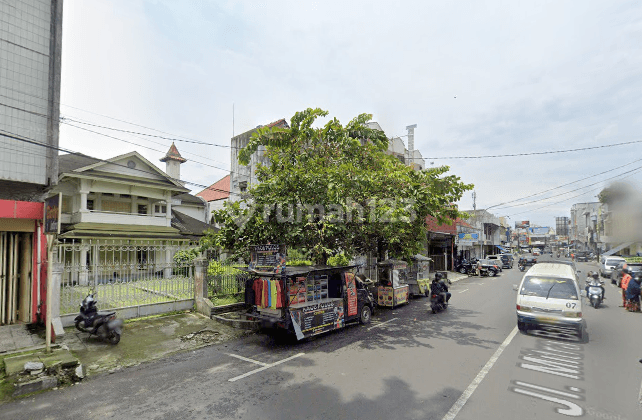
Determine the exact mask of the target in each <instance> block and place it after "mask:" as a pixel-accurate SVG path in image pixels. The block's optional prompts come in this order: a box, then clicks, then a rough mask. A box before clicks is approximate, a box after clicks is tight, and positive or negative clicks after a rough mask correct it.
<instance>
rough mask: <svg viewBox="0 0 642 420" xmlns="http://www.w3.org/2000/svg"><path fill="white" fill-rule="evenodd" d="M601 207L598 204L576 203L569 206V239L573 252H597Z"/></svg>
mask: <svg viewBox="0 0 642 420" xmlns="http://www.w3.org/2000/svg"><path fill="white" fill-rule="evenodd" d="M601 206H602V204H601V203H600V202H591V203H576V204H573V206H571V219H570V221H571V223H570V227H569V238H570V241H571V242H572V244H573V245H572V246H573V248H574V249H575V250H577V251H594V252H597V250H598V247H597V244H598V235H597V228H598V217H599V214H600V213H601Z"/></svg>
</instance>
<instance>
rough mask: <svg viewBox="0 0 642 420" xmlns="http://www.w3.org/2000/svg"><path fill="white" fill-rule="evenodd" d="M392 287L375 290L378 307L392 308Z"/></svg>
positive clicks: (381, 287)
mask: <svg viewBox="0 0 642 420" xmlns="http://www.w3.org/2000/svg"><path fill="white" fill-rule="evenodd" d="M393 296H394V293H393V290H392V287H385V286H379V288H378V289H377V303H378V304H379V306H394V303H393V302H392V298H393Z"/></svg>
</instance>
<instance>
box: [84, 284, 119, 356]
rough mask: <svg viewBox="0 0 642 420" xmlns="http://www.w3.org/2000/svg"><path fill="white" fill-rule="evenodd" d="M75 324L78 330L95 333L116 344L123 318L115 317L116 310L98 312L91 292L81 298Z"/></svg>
mask: <svg viewBox="0 0 642 420" xmlns="http://www.w3.org/2000/svg"><path fill="white" fill-rule="evenodd" d="M75 325H76V329H77V330H78V331H81V332H86V333H89V334H90V335H96V336H98V337H99V338H100V339H101V340H103V341H109V342H110V343H111V344H118V343H119V342H120V335H121V334H122V332H123V320H122V319H118V318H116V312H105V313H101V312H98V309H97V308H96V300H95V299H94V295H93V294H91V293H90V294H89V295H87V297H86V298H85V299H83V301H82V304H81V305H80V314H79V315H78V316H77V317H76V319H75Z"/></svg>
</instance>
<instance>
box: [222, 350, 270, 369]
mask: <svg viewBox="0 0 642 420" xmlns="http://www.w3.org/2000/svg"><path fill="white" fill-rule="evenodd" d="M227 355H228V356H232V357H236V358H237V359H241V360H245V361H246V362H252V363H256V364H257V365H261V366H267V365H268V364H267V363H263V362H258V361H256V360H253V359H248V358H247V357H243V356H239V355H238V354H232V353H227Z"/></svg>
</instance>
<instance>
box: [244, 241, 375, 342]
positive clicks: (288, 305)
mask: <svg viewBox="0 0 642 420" xmlns="http://www.w3.org/2000/svg"><path fill="white" fill-rule="evenodd" d="M256 248H257V247H253V248H252V250H251V253H252V254H254V253H255V252H256ZM259 249H261V250H264V249H265V246H261V248H259ZM281 255H285V253H283V254H281ZM259 260H260V258H257V261H259ZM268 260H270V261H271V263H273V262H275V261H276V260H275V261H272V260H273V259H272V258H266V257H265V253H264V255H263V260H261V261H262V262H266V261H268ZM267 268H269V266H268V265H265V264H262V265H260V264H255V265H254V266H253V267H251V268H248V269H246V270H244V271H247V272H248V273H249V274H250V276H249V279H248V281H247V282H246V293H245V303H246V304H247V305H248V306H249V309H248V312H247V314H246V315H245V317H246V319H248V320H253V321H257V322H258V323H259V324H260V326H261V327H262V328H265V329H282V330H286V331H289V332H292V333H294V334H296V337H297V339H299V340H301V339H303V338H306V337H310V336H313V335H317V334H320V333H323V332H327V331H332V330H335V329H339V328H343V327H345V326H346V325H347V324H350V323H356V322H361V323H363V324H367V323H369V322H370V320H371V317H372V314H373V313H374V307H375V301H374V298H373V297H372V294H371V293H370V292H369V291H368V290H366V288H365V286H364V285H363V282H362V281H361V280H359V279H357V278H356V276H355V274H354V273H353V270H354V269H355V268H356V266H344V267H329V266H296V267H291V266H287V263H286V265H285V267H284V268H282V269H280V270H278V271H279V272H275V271H277V270H274V269H273V270H270V271H268V270H267ZM259 269H261V270H262V271H259Z"/></svg>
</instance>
